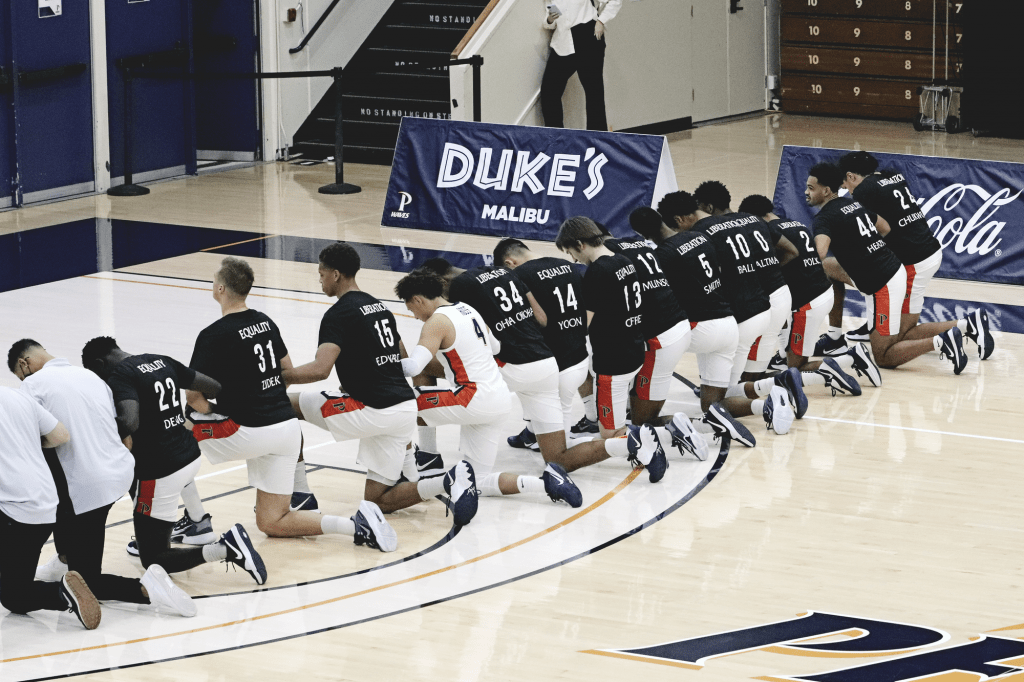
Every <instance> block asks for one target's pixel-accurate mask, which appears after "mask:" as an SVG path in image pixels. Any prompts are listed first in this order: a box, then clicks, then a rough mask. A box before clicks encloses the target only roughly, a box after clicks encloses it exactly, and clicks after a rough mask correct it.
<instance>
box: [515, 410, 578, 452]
mask: <svg viewBox="0 0 1024 682" xmlns="http://www.w3.org/2000/svg"><path fill="white" fill-rule="evenodd" d="M584 419H586V417H584ZM508 444H509V446H510V447H513V448H520V449H523V448H525V449H527V450H540V445H538V444H537V436H535V435H534V434H533V432H532V431H530V429H528V428H524V429H523V430H522V431H520V432H519V433H517V434H516V435H514V436H509V437H508Z"/></svg>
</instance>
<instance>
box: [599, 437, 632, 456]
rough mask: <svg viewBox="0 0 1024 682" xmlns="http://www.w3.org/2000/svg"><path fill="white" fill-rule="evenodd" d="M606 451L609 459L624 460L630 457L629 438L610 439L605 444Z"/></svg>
mask: <svg viewBox="0 0 1024 682" xmlns="http://www.w3.org/2000/svg"><path fill="white" fill-rule="evenodd" d="M604 451H605V452H607V453H608V456H609V457H621V458H623V459H625V458H626V457H629V443H628V441H627V437H626V436H620V437H618V438H609V439H608V440H606V441H605V442H604Z"/></svg>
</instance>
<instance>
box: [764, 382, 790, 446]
mask: <svg viewBox="0 0 1024 682" xmlns="http://www.w3.org/2000/svg"><path fill="white" fill-rule="evenodd" d="M761 412H762V416H763V417H764V425H765V426H767V427H768V428H769V429H771V430H772V431H774V432H775V433H777V434H779V435H780V436H785V435H786V434H787V433H789V427H790V426H792V425H793V419H794V418H795V416H796V415H795V413H794V411H793V406H792V405H791V404H790V402H789V392H788V391H787V390H786V389H784V388H782V387H781V386H774V387H772V392H771V393H769V394H768V397H767V398H765V399H764V408H763V409H762V410H761Z"/></svg>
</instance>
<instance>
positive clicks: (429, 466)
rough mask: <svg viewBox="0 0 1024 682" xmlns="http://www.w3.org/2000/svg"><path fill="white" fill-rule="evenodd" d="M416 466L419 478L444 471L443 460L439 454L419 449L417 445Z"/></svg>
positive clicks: (440, 474) (431, 476) (438, 474)
mask: <svg viewBox="0 0 1024 682" xmlns="http://www.w3.org/2000/svg"><path fill="white" fill-rule="evenodd" d="M416 468H417V469H418V470H419V472H420V478H421V479H423V478H433V477H435V476H442V475H443V474H444V472H445V468H444V460H443V459H441V455H439V454H437V453H435V452H427V451H426V450H420V448H419V446H418V445H417V446H416Z"/></svg>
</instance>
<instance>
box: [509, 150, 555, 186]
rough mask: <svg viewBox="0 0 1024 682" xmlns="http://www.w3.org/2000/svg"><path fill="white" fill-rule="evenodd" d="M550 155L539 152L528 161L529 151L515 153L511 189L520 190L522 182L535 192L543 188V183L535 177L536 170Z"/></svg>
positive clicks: (541, 166)
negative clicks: (514, 167)
mask: <svg viewBox="0 0 1024 682" xmlns="http://www.w3.org/2000/svg"><path fill="white" fill-rule="evenodd" d="M550 160H551V157H550V156H548V155H547V154H545V153H544V152H541V153H540V154H538V155H537V156H535V157H534V159H533V161H530V152H519V153H518V154H516V169H515V171H513V172H512V191H513V192H522V191H523V183H526V184H527V185H528V186H529V188H530V190H531V191H532V192H533V193H534V194H536V193H537V192H541V191H543V190H544V183H542V182H541V181H540V180H538V179H537V171H539V170H540V169H541V168H543V167H544V164H546V163H547V162H548V161H550Z"/></svg>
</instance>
